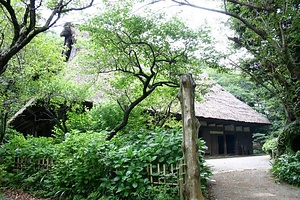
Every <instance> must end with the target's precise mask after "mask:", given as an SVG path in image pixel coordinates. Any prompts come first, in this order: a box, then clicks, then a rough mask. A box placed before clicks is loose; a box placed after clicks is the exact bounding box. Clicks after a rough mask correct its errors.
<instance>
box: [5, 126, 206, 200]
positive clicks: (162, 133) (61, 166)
mask: <svg viewBox="0 0 300 200" xmlns="http://www.w3.org/2000/svg"><path fill="white" fill-rule="evenodd" d="M105 138H106V132H101V133H96V132H92V131H87V132H84V133H81V132H79V131H72V132H70V133H69V134H68V135H66V136H65V138H64V140H63V141H62V142H61V143H58V144H55V143H54V142H53V141H54V139H53V138H48V139H47V138H32V137H29V138H28V139H27V140H26V139H25V138H24V137H23V136H16V137H14V138H12V139H11V140H10V142H9V143H7V144H5V145H3V148H2V149H3V150H4V152H5V153H4V155H5V163H4V164H3V166H4V167H5V172H7V173H10V174H11V177H12V179H11V180H10V181H11V182H10V184H12V185H17V186H20V185H21V187H22V188H23V189H26V190H31V191H32V190H34V191H37V190H38V193H39V194H42V195H44V196H51V197H56V198H62V199H145V198H148V199H176V198H177V196H178V194H177V189H176V188H173V187H166V186H164V187H158V186H150V184H149V178H148V176H149V175H148V172H147V170H146V169H147V167H148V166H149V165H150V164H153V165H154V164H157V163H165V164H171V163H172V164H173V163H179V161H180V160H181V159H182V151H181V140H182V135H181V132H180V131H178V130H163V129H156V130H152V131H149V130H140V131H139V132H131V133H129V134H127V135H122V136H121V135H119V136H117V137H115V138H114V139H113V140H111V141H106V140H105ZM199 144H200V151H199V157H200V163H201V176H202V181H203V182H202V186H203V188H205V185H206V184H205V183H206V180H207V179H208V178H209V176H210V175H211V173H210V171H209V169H208V168H207V167H206V166H205V165H204V159H203V157H202V151H203V150H204V141H203V140H199ZM46 157H49V158H52V159H54V163H53V164H52V166H51V168H50V169H48V171H47V170H41V171H38V170H37V169H36V166H35V163H36V162H37V160H38V159H40V158H46ZM15 158H24V159H25V158H26V159H31V161H34V162H30V163H29V162H28V163H24V165H26V168H25V170H22V171H21V170H17V171H16V170H15V168H14V162H15ZM3 166H2V167H3ZM0 177H1V175H0Z"/></svg>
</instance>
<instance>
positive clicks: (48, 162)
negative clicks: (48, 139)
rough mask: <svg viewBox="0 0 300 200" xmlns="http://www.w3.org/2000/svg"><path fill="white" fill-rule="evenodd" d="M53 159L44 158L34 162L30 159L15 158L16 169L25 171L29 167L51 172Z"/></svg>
mask: <svg viewBox="0 0 300 200" xmlns="http://www.w3.org/2000/svg"><path fill="white" fill-rule="evenodd" d="M53 162H54V161H53V159H50V158H44V159H39V160H38V161H35V162H34V161H33V160H32V159H30V158H15V168H16V169H18V170H21V171H22V170H25V169H26V168H27V167H29V166H32V167H33V169H36V170H47V171H48V170H49V169H50V168H51V166H52V165H53ZM32 164H33V165H32Z"/></svg>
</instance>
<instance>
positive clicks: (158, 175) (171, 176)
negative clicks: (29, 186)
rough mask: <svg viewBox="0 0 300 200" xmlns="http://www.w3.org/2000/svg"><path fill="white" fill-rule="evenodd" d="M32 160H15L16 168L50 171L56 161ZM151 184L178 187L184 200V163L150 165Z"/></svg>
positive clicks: (148, 170) (148, 172)
mask: <svg viewBox="0 0 300 200" xmlns="http://www.w3.org/2000/svg"><path fill="white" fill-rule="evenodd" d="M33 162H34V161H33V160H32V159H30V158H29V159H26V158H15V168H16V169H17V170H20V171H22V170H26V169H28V167H29V166H31V167H32V168H33V169H34V170H47V171H48V170H50V168H51V166H52V165H53V163H54V161H53V159H50V158H44V159H39V160H38V161H35V163H34V165H32V164H33ZM146 170H147V174H148V179H149V182H150V184H151V185H152V186H155V185H169V186H178V194H179V196H180V197H181V199H183V198H182V195H183V192H182V188H183V184H184V171H183V164H182V162H180V163H178V164H163V163H158V164H150V165H149V166H148V167H147V168H146Z"/></svg>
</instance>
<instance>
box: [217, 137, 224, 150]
mask: <svg viewBox="0 0 300 200" xmlns="http://www.w3.org/2000/svg"><path fill="white" fill-rule="evenodd" d="M218 145H219V154H224V135H219V136H218Z"/></svg>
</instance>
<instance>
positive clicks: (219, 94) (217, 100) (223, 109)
mask: <svg viewBox="0 0 300 200" xmlns="http://www.w3.org/2000/svg"><path fill="white" fill-rule="evenodd" d="M204 99H205V100H204V102H201V103H199V102H195V115H196V116H197V117H200V118H205V119H216V120H228V121H236V122H245V123H252V124H258V125H259V124H260V125H268V124H271V123H270V121H269V120H268V119H267V118H265V117H264V116H262V115H261V114H260V113H258V112H257V111H255V110H254V109H253V108H251V107H250V106H248V105H247V104H245V103H244V102H242V101H240V100H238V99H237V98H236V97H235V96H233V95H232V94H231V93H229V92H227V91H226V90H224V89H223V88H222V87H221V86H220V85H218V84H215V85H214V86H213V87H212V88H211V89H210V92H208V93H207V94H206V95H205V96H204Z"/></svg>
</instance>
